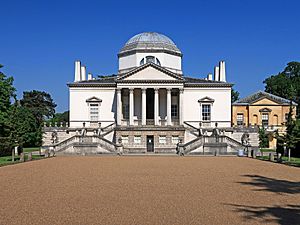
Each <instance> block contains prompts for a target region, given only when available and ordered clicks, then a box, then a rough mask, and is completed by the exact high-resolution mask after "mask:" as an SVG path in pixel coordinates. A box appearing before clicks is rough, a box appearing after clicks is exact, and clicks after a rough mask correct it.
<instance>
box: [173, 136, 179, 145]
mask: <svg viewBox="0 0 300 225" xmlns="http://www.w3.org/2000/svg"><path fill="white" fill-rule="evenodd" d="M178 142H179V136H172V144H177V143H178Z"/></svg>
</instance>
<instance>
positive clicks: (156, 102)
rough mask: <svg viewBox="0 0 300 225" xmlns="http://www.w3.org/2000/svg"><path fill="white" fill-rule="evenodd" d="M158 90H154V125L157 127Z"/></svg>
mask: <svg viewBox="0 0 300 225" xmlns="http://www.w3.org/2000/svg"><path fill="white" fill-rule="evenodd" d="M158 90H159V89H158V88H155V89H154V125H156V126H157V125H158V123H159V121H158V112H159V108H158V107H159V106H158V104H159V102H158V101H159V100H158Z"/></svg>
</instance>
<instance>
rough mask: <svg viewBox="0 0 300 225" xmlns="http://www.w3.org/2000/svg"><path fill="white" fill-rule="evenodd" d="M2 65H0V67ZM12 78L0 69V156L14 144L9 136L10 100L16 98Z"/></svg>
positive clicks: (7, 151)
mask: <svg viewBox="0 0 300 225" xmlns="http://www.w3.org/2000/svg"><path fill="white" fill-rule="evenodd" d="M2 67H3V66H2V65H0V69H1V68H2ZM13 81H14V79H13V78H12V77H6V75H5V74H4V73H2V72H1V71H0V156H3V155H9V154H10V153H11V148H12V145H13V144H14V142H13V140H12V138H11V127H10V121H9V111H10V109H11V101H12V100H13V99H15V98H16V94H15V91H16V89H15V88H14V87H13Z"/></svg>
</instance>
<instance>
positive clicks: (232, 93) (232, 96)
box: [231, 89, 240, 103]
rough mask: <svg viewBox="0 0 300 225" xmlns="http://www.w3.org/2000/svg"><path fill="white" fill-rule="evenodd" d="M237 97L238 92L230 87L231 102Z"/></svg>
mask: <svg viewBox="0 0 300 225" xmlns="http://www.w3.org/2000/svg"><path fill="white" fill-rule="evenodd" d="M239 99H240V93H239V92H238V91H235V90H234V89H231V103H233V102H235V101H237V100H239Z"/></svg>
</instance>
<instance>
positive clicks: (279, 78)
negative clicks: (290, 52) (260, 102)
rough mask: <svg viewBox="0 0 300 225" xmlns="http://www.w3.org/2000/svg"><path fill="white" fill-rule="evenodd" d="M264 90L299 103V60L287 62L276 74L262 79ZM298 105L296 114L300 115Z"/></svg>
mask: <svg viewBox="0 0 300 225" xmlns="http://www.w3.org/2000/svg"><path fill="white" fill-rule="evenodd" d="M264 84H265V85H266V86H265V91H266V92H268V93H271V94H274V95H278V96H280V97H283V98H286V99H292V100H293V101H295V102H296V103H298V105H299V104H300V62H289V63H288V64H287V66H286V67H285V69H284V70H283V71H282V72H280V73H278V74H277V75H272V76H271V77H269V78H267V79H265V80H264ZM299 114H300V107H298V108H297V116H300V115H299Z"/></svg>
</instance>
